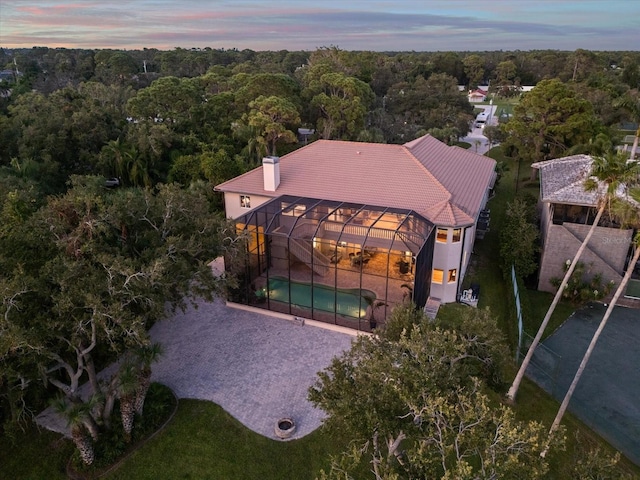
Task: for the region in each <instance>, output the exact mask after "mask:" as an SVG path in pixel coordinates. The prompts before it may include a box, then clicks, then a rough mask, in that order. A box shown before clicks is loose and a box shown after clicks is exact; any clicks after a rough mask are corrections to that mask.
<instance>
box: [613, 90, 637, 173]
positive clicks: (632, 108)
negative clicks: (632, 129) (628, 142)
mask: <svg viewBox="0 0 640 480" xmlns="http://www.w3.org/2000/svg"><path fill="white" fill-rule="evenodd" d="M615 105H616V106H618V107H621V108H623V109H624V110H626V111H627V112H628V114H629V115H630V116H631V117H632V118H633V120H634V121H635V122H637V124H638V128H637V129H636V135H635V138H634V139H633V146H632V147H631V153H630V154H629V159H630V160H635V158H636V152H637V151H638V140H639V139H640V95H639V94H638V93H637V92H636V94H635V96H631V95H627V96H626V97H622V98H621V99H619V100H618V101H617V102H616V103H615Z"/></svg>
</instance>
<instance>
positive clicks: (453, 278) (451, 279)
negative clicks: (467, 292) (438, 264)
mask: <svg viewBox="0 0 640 480" xmlns="http://www.w3.org/2000/svg"><path fill="white" fill-rule="evenodd" d="M457 276H458V271H457V270H456V269H455V268H454V269H453V270H449V280H448V281H449V283H454V282H455V281H456V277H457Z"/></svg>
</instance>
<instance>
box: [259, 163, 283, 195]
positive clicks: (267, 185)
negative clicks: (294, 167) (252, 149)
mask: <svg viewBox="0 0 640 480" xmlns="http://www.w3.org/2000/svg"><path fill="white" fill-rule="evenodd" d="M262 174H263V176H264V189H265V190H266V191H267V192H275V191H276V189H277V188H278V185H280V157H264V158H263V159H262Z"/></svg>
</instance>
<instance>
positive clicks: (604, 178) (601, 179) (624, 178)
mask: <svg viewBox="0 0 640 480" xmlns="http://www.w3.org/2000/svg"><path fill="white" fill-rule="evenodd" d="M638 175H640V164H638V163H635V162H631V163H628V162H627V160H626V158H625V157H624V156H622V155H619V154H618V155H617V154H609V155H607V156H605V157H596V158H594V160H593V164H592V166H591V172H590V177H589V178H588V179H586V180H585V183H584V186H585V189H586V190H589V191H593V190H596V191H598V193H599V199H598V213H597V215H596V218H595V219H594V221H593V223H592V224H591V228H590V229H589V232H588V233H587V235H586V236H585V238H584V240H583V241H582V244H581V245H580V247H579V248H578V251H577V252H576V254H575V255H574V257H573V259H572V260H571V265H570V266H569V268H568V269H567V271H566V272H565V275H564V278H563V279H562V283H561V284H560V287H559V288H558V291H557V292H556V294H555V296H554V298H553V301H552V302H551V305H550V306H549V309H548V310H547V313H546V315H545V316H544V319H543V320H542V323H541V324H540V327H539V328H538V332H537V333H536V336H535V337H534V339H533V341H532V342H531V345H530V346H529V350H528V351H527V354H526V355H525V357H524V360H523V361H522V364H521V365H520V368H519V369H518V373H517V374H516V377H515V379H514V380H513V383H512V384H511V387H510V388H509V391H508V393H507V398H508V399H509V400H511V401H514V400H515V398H516V395H517V393H518V389H519V388H520V383H521V382H522V379H523V378H524V374H525V371H526V369H527V367H528V366H529V363H530V361H531V358H532V357H533V353H534V352H535V349H536V348H537V346H538V344H539V343H540V339H541V338H542V334H543V333H544V330H545V329H546V328H547V324H548V323H549V320H550V319H551V315H552V314H553V312H554V310H555V308H556V306H557V305H558V302H559V301H560V298H561V297H562V293H563V292H564V289H565V288H566V286H567V283H568V282H569V280H570V278H571V275H572V274H573V271H574V270H575V268H576V265H577V264H578V261H579V260H580V257H581V256H582V253H583V252H584V250H585V249H586V248H587V245H588V244H589V241H590V240H591V237H592V236H593V233H594V232H595V230H596V227H598V224H599V222H600V218H602V215H603V213H604V212H605V209H607V207H608V206H609V205H610V203H611V199H612V198H614V197H615V196H616V194H617V192H618V190H619V189H620V188H626V186H627V185H628V184H629V183H633V182H636V181H637V179H638Z"/></svg>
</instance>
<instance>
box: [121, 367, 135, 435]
mask: <svg viewBox="0 0 640 480" xmlns="http://www.w3.org/2000/svg"><path fill="white" fill-rule="evenodd" d="M118 378H119V385H118V397H119V399H120V416H121V418H122V429H123V430H124V435H125V441H127V442H129V441H131V432H132V431H133V421H134V419H135V413H136V410H135V406H134V405H135V400H136V388H137V387H138V371H137V368H136V367H135V366H134V365H133V364H132V363H125V364H124V365H123V367H122V368H121V369H120V372H119V375H118Z"/></svg>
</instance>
